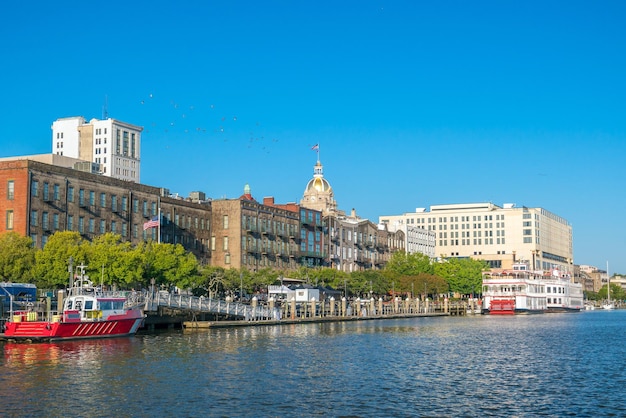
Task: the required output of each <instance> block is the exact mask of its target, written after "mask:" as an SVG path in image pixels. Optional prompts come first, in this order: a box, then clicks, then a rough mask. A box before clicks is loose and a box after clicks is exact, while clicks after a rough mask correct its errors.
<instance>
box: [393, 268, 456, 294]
mask: <svg viewBox="0 0 626 418" xmlns="http://www.w3.org/2000/svg"><path fill="white" fill-rule="evenodd" d="M394 287H395V291H396V294H397V293H398V292H400V293H412V294H413V296H414V297H415V296H417V295H422V296H423V297H424V298H425V297H428V295H438V294H441V293H447V292H448V289H449V286H448V282H446V280H445V279H444V278H443V277H441V276H438V275H436V274H429V273H418V274H415V275H405V276H400V277H399V278H398V281H397V282H394Z"/></svg>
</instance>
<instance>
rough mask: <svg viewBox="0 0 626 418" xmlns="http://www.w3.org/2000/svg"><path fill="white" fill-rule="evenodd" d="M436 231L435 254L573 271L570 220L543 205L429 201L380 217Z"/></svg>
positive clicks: (495, 265)
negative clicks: (432, 203)
mask: <svg viewBox="0 0 626 418" xmlns="http://www.w3.org/2000/svg"><path fill="white" fill-rule="evenodd" d="M380 222H381V223H383V224H393V223H395V222H398V223H404V224H405V225H411V226H417V227H420V228H424V229H426V230H428V231H433V232H435V233H436V241H435V244H436V246H435V252H436V256H437V257H444V258H445V257H472V258H476V259H482V260H486V261H487V262H488V263H489V264H490V265H491V267H492V268H494V269H507V268H511V266H512V264H513V263H514V262H517V261H522V260H523V261H527V262H528V263H529V264H530V265H531V266H533V268H534V269H535V270H549V269H551V268H554V267H557V268H559V269H561V270H563V271H567V272H570V273H573V236H572V227H571V225H570V224H569V222H568V221H567V220H566V219H564V218H562V217H560V216H558V215H556V214H553V213H551V212H549V211H547V210H545V209H543V208H527V207H516V206H515V205H513V204H505V205H503V206H502V207H500V206H497V205H494V204H492V203H475V204H454V205H436V206H431V207H430V211H426V210H425V209H422V208H419V209H417V210H416V211H415V212H413V213H405V214H402V215H393V216H381V217H380Z"/></svg>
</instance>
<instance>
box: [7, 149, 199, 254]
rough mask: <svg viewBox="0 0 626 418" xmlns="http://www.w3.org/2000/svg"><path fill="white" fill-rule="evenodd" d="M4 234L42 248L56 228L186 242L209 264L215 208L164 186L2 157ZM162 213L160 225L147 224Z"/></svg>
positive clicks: (89, 234)
mask: <svg viewBox="0 0 626 418" xmlns="http://www.w3.org/2000/svg"><path fill="white" fill-rule="evenodd" d="M0 184H2V185H3V186H2V187H0V213H2V214H3V218H4V219H3V221H4V222H0V233H2V232H7V231H15V232H17V233H19V234H20V235H23V236H29V237H31V239H32V240H33V244H34V245H35V247H38V248H43V246H44V245H45V244H46V243H47V241H48V239H49V237H50V235H52V234H53V233H55V232H57V231H77V232H79V233H80V234H81V236H82V237H83V238H85V239H87V240H92V239H93V238H94V237H96V236H98V235H102V234H104V233H107V232H113V233H116V234H119V235H120V236H121V237H122V240H123V241H129V242H131V243H133V244H137V243H139V242H142V241H150V240H152V241H156V242H158V241H160V242H165V243H173V244H181V245H182V246H183V247H184V248H185V249H187V250H188V251H191V252H192V253H194V255H196V257H197V258H198V259H199V260H200V262H201V263H209V262H210V253H209V252H208V244H209V239H210V236H211V234H210V219H211V206H210V205H209V204H201V203H193V202H190V201H186V200H181V199H173V198H170V197H168V196H167V195H166V194H165V193H164V190H163V189H160V188H157V187H151V186H146V185H141V184H137V183H132V182H128V181H123V180H118V179H114V178H110V177H104V176H101V175H97V174H92V173H88V172H81V171H77V170H74V169H71V168H66V167H59V166H55V165H49V164H45V163H41V162H39V161H32V160H28V159H15V160H10V159H4V160H2V161H0ZM159 216H161V218H162V220H161V221H160V222H159V224H160V226H159V227H155V228H149V229H144V228H143V225H144V223H146V222H147V221H149V220H150V219H153V218H154V217H159Z"/></svg>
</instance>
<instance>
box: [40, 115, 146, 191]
mask: <svg viewBox="0 0 626 418" xmlns="http://www.w3.org/2000/svg"><path fill="white" fill-rule="evenodd" d="M142 130H143V128H142V127H139V126H135V125H131V124H129V123H125V122H121V121H118V120H115V119H111V118H108V119H104V120H98V119H91V120H90V121H89V122H87V121H86V119H85V118H84V117H82V116H73V117H68V118H61V119H57V120H56V121H54V122H53V123H52V152H53V153H54V154H57V155H63V156H66V157H72V158H77V159H80V160H83V161H91V162H94V163H97V164H99V165H100V172H101V174H102V175H105V176H109V177H114V178H117V179H120V180H127V181H133V182H135V183H139V179H140V161H141V158H140V156H141V152H140V150H141V132H142Z"/></svg>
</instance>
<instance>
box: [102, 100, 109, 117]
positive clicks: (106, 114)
mask: <svg viewBox="0 0 626 418" xmlns="http://www.w3.org/2000/svg"><path fill="white" fill-rule="evenodd" d="M108 108H109V96H107V95H106V94H105V95H104V106H102V119H103V120H105V119H108V118H109V109H108Z"/></svg>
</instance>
